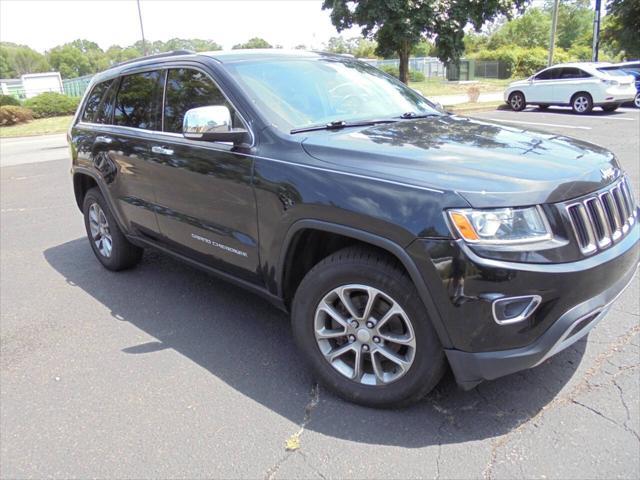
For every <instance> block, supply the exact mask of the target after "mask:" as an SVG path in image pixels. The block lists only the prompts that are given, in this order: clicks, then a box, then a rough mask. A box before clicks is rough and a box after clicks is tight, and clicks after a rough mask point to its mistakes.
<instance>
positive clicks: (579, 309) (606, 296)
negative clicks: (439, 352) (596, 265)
mask: <svg viewBox="0 0 640 480" xmlns="http://www.w3.org/2000/svg"><path fill="white" fill-rule="evenodd" d="M636 270H637V264H636V265H635V266H633V268H630V269H629V270H628V271H627V272H626V274H625V275H624V276H622V277H621V278H620V279H619V280H618V281H616V282H615V283H614V284H613V285H611V286H609V287H608V288H607V289H605V290H604V291H603V292H602V293H600V294H599V295H596V296H595V297H593V298H590V299H589V300H587V301H585V302H583V303H581V304H579V305H576V306H575V307H573V308H572V309H570V310H569V311H568V312H566V313H565V314H564V315H562V316H561V317H560V318H559V319H558V320H556V322H555V323H554V324H553V325H552V326H551V327H549V329H548V330H547V331H546V332H545V333H544V334H543V335H542V336H540V337H539V338H538V339H537V340H536V341H535V342H533V343H532V344H530V345H527V346H526V347H521V348H515V349H510V350H501V351H494V352H479V353H472V352H462V351H460V350H445V352H446V355H447V359H448V360H449V364H450V365H451V369H452V370H453V373H454V375H455V377H456V381H457V382H458V384H459V385H460V386H461V387H462V388H464V389H465V390H468V389H471V388H473V387H475V386H476V385H478V384H479V383H480V382H482V381H484V380H493V379H496V378H499V377H502V376H505V375H509V374H511V373H515V372H518V371H520V370H525V369H527V368H531V367H535V366H537V365H539V364H541V363H542V362H544V361H545V360H546V359H547V358H549V357H551V356H552V355H555V354H556V353H558V352H560V351H562V350H564V349H565V348H567V347H569V346H570V345H572V344H573V343H575V342H577V341H578V340H580V339H581V338H582V337H584V336H585V335H587V333H589V331H590V330H591V329H592V328H593V327H595V326H596V324H597V323H598V322H599V321H600V320H602V318H604V317H605V316H606V314H607V312H608V311H609V309H610V308H611V305H612V304H613V302H614V301H615V299H616V298H618V296H620V295H621V294H622V292H623V291H624V290H625V288H626V287H627V286H629V284H630V283H631V281H632V280H633V278H634V276H635V272H636Z"/></svg>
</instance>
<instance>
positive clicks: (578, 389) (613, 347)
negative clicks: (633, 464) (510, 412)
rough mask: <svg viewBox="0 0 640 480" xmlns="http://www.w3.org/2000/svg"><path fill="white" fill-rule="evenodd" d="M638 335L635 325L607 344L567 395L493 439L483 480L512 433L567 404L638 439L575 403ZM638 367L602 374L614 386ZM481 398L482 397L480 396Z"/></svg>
mask: <svg viewBox="0 0 640 480" xmlns="http://www.w3.org/2000/svg"><path fill="white" fill-rule="evenodd" d="M638 333H640V325H636V326H634V327H633V328H631V329H629V330H628V331H627V332H626V333H624V334H622V335H620V336H619V337H618V338H617V339H616V340H615V341H614V342H611V343H609V348H607V349H606V350H605V351H604V352H602V353H600V354H599V355H598V356H597V357H596V358H595V360H594V362H593V366H591V367H590V368H589V369H588V370H587V372H586V373H585V374H584V377H583V378H582V380H580V382H578V383H577V384H576V385H575V386H574V387H573V388H572V389H571V391H570V392H569V393H567V394H566V395H561V396H558V397H556V398H554V399H553V400H552V401H551V402H550V403H548V404H547V405H545V406H544V407H543V408H542V409H541V410H540V411H539V412H538V413H537V414H536V415H535V416H533V417H531V418H529V419H528V420H526V421H524V422H523V423H521V424H520V425H518V426H517V427H516V428H514V429H512V430H511V431H510V432H508V433H506V434H505V435H503V436H502V437H500V438H497V439H494V440H493V441H492V445H491V453H490V455H489V460H488V462H487V465H486V466H485V468H484V470H483V472H482V477H483V478H484V479H485V480H491V479H492V478H493V469H494V467H495V465H496V461H497V458H498V449H500V448H501V447H503V446H505V445H506V444H507V443H509V442H510V441H511V438H512V437H513V434H514V433H517V432H520V431H522V430H524V429H525V428H527V427H528V426H529V425H531V424H532V423H535V422H536V421H537V420H540V419H542V417H543V416H544V415H545V413H546V412H547V411H549V410H552V409H554V408H557V407H558V406H560V405H566V404H567V403H572V404H578V405H581V406H583V407H585V408H587V409H589V410H591V411H593V412H594V413H596V414H599V415H601V416H602V417H603V418H606V419H607V420H610V421H612V422H613V423H615V424H616V425H618V426H619V427H620V428H622V429H624V430H630V431H631V432H632V433H633V434H634V435H635V436H636V438H638V434H637V433H636V432H635V431H633V429H630V428H629V427H628V426H627V425H626V424H625V425H620V424H619V423H618V422H615V421H613V420H611V419H610V418H608V417H606V416H604V415H602V414H600V413H599V412H597V411H596V410H594V409H592V408H590V407H587V406H585V405H584V404H581V403H579V402H577V401H576V397H577V396H578V395H580V394H581V393H583V392H585V391H588V390H590V389H591V388H593V387H594V385H592V384H591V383H590V380H591V379H592V378H593V377H595V376H596V375H597V374H598V373H599V372H600V371H601V370H602V366H603V364H604V363H605V362H607V361H609V360H608V359H609V358H611V357H612V356H613V355H614V354H615V353H616V352H618V351H620V349H621V348H622V347H624V346H625V345H628V344H630V343H632V340H633V338H634V337H635V336H636V335H637V334H638ZM639 367H640V365H633V366H630V367H626V368H624V369H620V371H619V372H617V373H616V374H613V375H612V374H610V373H608V372H606V371H605V372H604V373H605V374H607V375H609V376H611V381H610V382H609V383H613V384H614V385H615V378H616V376H618V375H620V374H622V373H623V372H626V371H627V370H633V369H636V368H639ZM618 368H620V367H618ZM602 386H604V384H601V385H600V387H602ZM481 397H482V395H481Z"/></svg>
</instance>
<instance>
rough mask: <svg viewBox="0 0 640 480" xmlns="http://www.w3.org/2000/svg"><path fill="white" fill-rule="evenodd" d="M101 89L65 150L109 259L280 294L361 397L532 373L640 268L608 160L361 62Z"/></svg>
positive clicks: (317, 354)
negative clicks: (472, 112) (468, 109)
mask: <svg viewBox="0 0 640 480" xmlns="http://www.w3.org/2000/svg"><path fill="white" fill-rule="evenodd" d="M87 92H88V93H87V94H86V95H85V98H84V100H83V102H82V103H81V106H80V108H79V109H78V113H77V114H76V118H75V120H74V121H73V124H72V127H71V129H70V131H69V143H70V145H71V152H72V157H73V167H72V174H73V185H74V190H75V196H76V200H77V203H78V206H79V207H80V209H81V210H82V212H83V213H84V218H85V224H86V229H87V234H88V236H89V239H90V243H91V247H92V248H93V250H94V252H95V254H96V256H97V257H98V260H99V261H100V262H102V264H103V265H104V266H105V267H106V268H108V269H111V270H120V269H124V268H129V267H132V266H134V265H135V264H136V262H138V261H139V260H140V257H141V254H142V249H143V248H144V247H147V246H149V247H155V248H158V249H160V250H162V251H164V252H167V253H170V254H172V255H174V256H176V257H178V258H180V259H182V260H184V261H186V262H188V263H191V264H193V265H196V266H198V267H201V268H204V269H205V270H208V271H210V272H212V273H215V274H217V275H220V276H222V277H223V278H226V279H228V280H230V281H233V282H235V283H236V284H238V285H240V286H242V287H246V288H248V289H250V290H253V291H254V292H258V293H260V294H262V295H264V296H266V297H267V298H269V299H270V300H272V301H273V302H274V303H275V304H277V305H279V306H280V307H281V308H282V309H284V310H287V311H291V317H292V322H293V332H294V335H295V338H296V341H297V343H298V345H299V346H300V349H301V351H302V352H304V355H305V356H306V357H307V358H308V360H309V361H310V363H311V365H312V367H313V368H314V370H315V373H316V374H317V376H318V377H319V378H320V379H321V380H322V381H323V382H324V383H325V384H326V385H328V386H330V387H331V388H332V389H334V390H335V391H336V392H338V393H339V394H341V395H342V396H344V397H346V398H348V399H350V400H352V401H355V402H358V403H362V404H366V405H374V406H390V405H399V404H404V403H407V402H410V401H413V400H415V399H418V398H420V397H421V396H423V395H424V394H426V393H427V392H428V391H429V390H431V389H432V388H433V387H434V386H435V385H436V384H437V383H438V381H439V380H440V378H441V376H442V374H443V372H444V370H445V367H446V365H447V364H449V365H450V366H451V368H452V370H453V372H454V374H455V377H456V379H457V381H458V383H459V384H460V385H462V386H463V387H464V388H472V387H474V386H475V385H477V384H478V383H479V382H481V381H482V380H485V379H494V378H496V377H499V376H502V375H506V374H509V373H512V372H516V371H518V370H521V369H524V368H528V367H532V366H535V365H537V364H539V363H540V362H542V361H543V360H545V359H546V358H548V357H549V356H550V355H553V354H555V353H557V352H558V351H560V350H562V349H563V348H566V347H567V346H568V345H570V344H572V343H573V342H575V341H576V340H578V339H579V338H581V337H583V336H584V335H586V334H587V332H588V331H589V330H590V329H591V328H592V327H593V326H594V325H595V324H596V323H597V322H598V321H599V320H600V319H601V318H602V317H603V316H604V315H605V314H606V312H607V310H608V309H609V306H610V305H611V303H612V302H613V301H614V299H615V298H616V297H617V296H618V295H619V294H620V293H621V292H622V290H623V289H624V288H625V286H626V285H627V284H628V283H629V282H630V280H631V279H632V277H633V275H634V272H635V270H636V266H637V264H638V260H639V251H640V249H639V248H638V243H639V235H638V233H639V231H640V228H639V227H638V218H637V217H638V207H637V205H636V203H635V201H634V200H633V194H632V191H631V190H632V188H631V185H630V183H629V182H628V180H627V178H626V177H625V175H624V173H623V172H622V171H621V170H620V168H619V165H618V163H617V162H616V159H615V158H614V156H613V155H612V154H611V153H610V152H608V151H606V150H604V149H602V148H599V147H597V146H594V145H590V144H587V143H583V142H580V141H576V140H572V139H569V138H565V137H558V136H554V135H546V134H542V133H528V132H523V131H522V130H520V129H516V128H511V127H504V126H498V125H495V124H492V123H487V122H482V121H477V120H471V119H468V118H463V117H458V116H455V115H449V114H447V113H443V112H442V111H440V110H439V109H438V108H436V107H435V106H434V105H433V104H432V103H430V102H429V101H428V100H426V99H425V98H424V97H422V96H420V95H419V94H417V93H415V92H414V91H413V90H411V89H410V88H407V87H406V86H404V85H403V84H401V83H400V82H398V81H397V80H395V79H394V78H392V77H390V76H387V75H386V74H384V73H382V72H380V71H379V70H376V69H375V68H372V67H370V66H368V65H366V64H364V63H361V62H358V61H356V60H353V59H350V58H345V57H341V56H332V55H325V54H317V53H299V52H298V53H287V52H282V51H243V52H230V53H224V52H213V53H202V54H194V53H192V52H172V53H170V54H164V55H160V56H155V57H147V58H144V59H139V60H135V61H131V62H128V63H125V64H121V65H118V66H115V67H113V68H111V69H110V70H108V71H106V72H104V73H102V74H99V75H97V76H96V77H95V79H94V80H93V82H92V85H91V86H90V88H89V89H88V91H87ZM256 313H258V312H256Z"/></svg>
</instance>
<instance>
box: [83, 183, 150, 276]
mask: <svg viewBox="0 0 640 480" xmlns="http://www.w3.org/2000/svg"><path fill="white" fill-rule="evenodd" d="M82 211H83V213H84V226H85V228H86V230H87V237H88V238H89V243H90V244H91V249H92V250H93V253H94V254H95V255H96V257H97V258H98V260H99V261H100V263H101V264H102V265H103V266H104V267H105V268H107V269H109V270H114V271H117V270H124V269H127V268H131V267H133V266H135V265H136V264H137V263H138V262H139V261H140V259H141V258H142V248H140V247H137V246H135V245H134V244H132V243H131V242H129V240H127V239H126V237H125V236H124V234H123V233H122V231H121V230H120V228H119V227H118V224H117V223H116V220H115V218H114V216H113V214H112V213H111V210H109V206H108V205H107V202H106V201H105V199H104V197H103V196H102V193H101V192H100V189H99V188H97V187H94V188H92V189H90V190H89V191H88V192H87V194H86V195H85V196H84V201H83V206H82Z"/></svg>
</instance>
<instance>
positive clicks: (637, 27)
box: [602, 0, 640, 58]
mask: <svg viewBox="0 0 640 480" xmlns="http://www.w3.org/2000/svg"><path fill="white" fill-rule="evenodd" d="M604 25H605V28H604V30H603V32H602V39H603V41H605V42H608V43H610V44H612V45H614V46H615V47H617V49H618V51H621V52H623V55H624V56H625V57H627V58H637V57H640V34H638V32H640V0H609V1H608V2H607V15H606V17H605V22H604ZM615 47H614V48H615Z"/></svg>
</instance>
